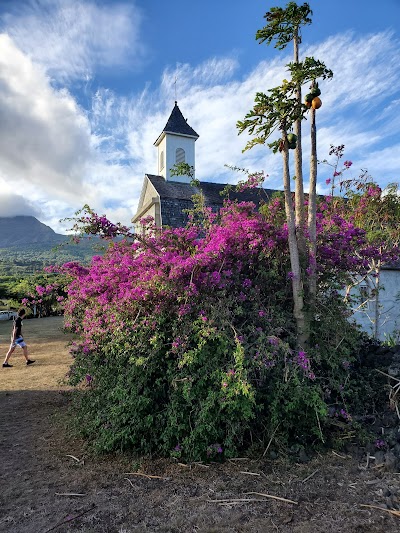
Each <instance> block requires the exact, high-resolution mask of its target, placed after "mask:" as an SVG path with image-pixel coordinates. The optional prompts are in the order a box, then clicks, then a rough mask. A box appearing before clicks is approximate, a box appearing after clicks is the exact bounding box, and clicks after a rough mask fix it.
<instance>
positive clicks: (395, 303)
mask: <svg viewBox="0 0 400 533" xmlns="http://www.w3.org/2000/svg"><path fill="white" fill-rule="evenodd" d="M380 286H381V290H380V291H379V303H378V338H379V340H381V341H385V340H388V339H389V338H390V337H393V336H396V335H397V334H398V332H400V270H382V271H381V275H380ZM355 290H356V289H355ZM353 293H354V290H353ZM376 305H377V304H376V300H375V299H374V298H371V299H370V300H369V301H368V302H367V303H366V304H365V305H364V307H363V308H362V309H360V310H359V311H356V312H355V313H354V314H353V318H354V320H355V321H356V322H357V324H359V325H360V326H361V328H362V329H363V330H364V331H365V332H366V333H368V334H369V335H371V336H373V333H374V327H375V313H376Z"/></svg>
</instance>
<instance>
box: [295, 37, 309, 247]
mask: <svg viewBox="0 0 400 533" xmlns="http://www.w3.org/2000/svg"><path fill="white" fill-rule="evenodd" d="M293 49H294V58H293V59H294V63H298V62H299V32H298V28H295V31H294V34H293ZM296 100H297V108H298V112H299V115H300V110H301V84H300V83H298V84H297V87H296ZM294 133H295V135H296V136H297V141H296V143H297V146H296V150H295V154H294V165H295V176H296V180H295V219H296V230H297V235H298V243H299V252H300V255H301V257H302V258H305V257H306V254H307V246H306V239H305V236H304V227H305V213H304V184H303V151H302V144H301V120H300V119H298V120H296V122H295V123H294Z"/></svg>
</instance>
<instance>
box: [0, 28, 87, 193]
mask: <svg viewBox="0 0 400 533" xmlns="http://www.w3.org/2000/svg"><path fill="white" fill-rule="evenodd" d="M0 116H1V118H2V120H1V121H0V184H1V183H2V182H3V183H10V184H12V186H13V187H14V188H15V190H16V191H17V192H20V191H22V190H24V192H25V193H26V192H28V191H27V189H26V188H29V187H31V188H32V187H34V188H35V189H36V190H37V191H38V192H39V191H46V194H49V195H53V196H54V197H55V198H57V197H58V198H63V199H66V198H69V199H70V200H72V199H74V198H78V197H79V195H80V194H81V190H82V180H83V178H84V173H85V165H86V163H87V161H88V159H89V156H90V126H89V123H88V121H87V118H86V116H85V115H84V113H83V112H82V110H80V109H79V107H78V106H77V104H76V102H75V100H74V99H73V98H72V97H71V95H70V94H69V93H68V92H67V91H66V90H60V91H56V90H55V89H53V88H52V87H51V86H50V84H49V80H48V78H47V77H46V76H45V74H44V72H43V70H42V69H41V68H40V67H38V66H37V65H36V64H34V63H32V61H31V60H30V59H29V58H28V57H27V56H26V55H25V54H23V53H22V52H21V51H20V50H19V49H18V48H17V47H16V46H15V44H14V42H13V41H12V39H11V38H10V37H9V36H8V35H6V34H1V35H0ZM31 192H32V193H33V195H34V196H37V193H35V191H32V190H31Z"/></svg>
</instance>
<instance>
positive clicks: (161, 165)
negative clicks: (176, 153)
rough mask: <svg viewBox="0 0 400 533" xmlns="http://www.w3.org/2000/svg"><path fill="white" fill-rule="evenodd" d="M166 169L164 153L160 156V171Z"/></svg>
mask: <svg viewBox="0 0 400 533" xmlns="http://www.w3.org/2000/svg"><path fill="white" fill-rule="evenodd" d="M163 168H164V152H161V154H160V170H162V169H163Z"/></svg>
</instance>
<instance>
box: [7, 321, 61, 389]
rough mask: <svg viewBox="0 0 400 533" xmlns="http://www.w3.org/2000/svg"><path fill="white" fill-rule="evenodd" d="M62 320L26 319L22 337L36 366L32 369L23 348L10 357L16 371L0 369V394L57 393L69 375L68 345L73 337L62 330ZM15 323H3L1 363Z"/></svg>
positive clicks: (16, 350)
mask: <svg viewBox="0 0 400 533" xmlns="http://www.w3.org/2000/svg"><path fill="white" fill-rule="evenodd" d="M62 327H63V317H58V316H57V317H56V316H54V317H48V318H41V319H32V320H24V324H23V329H22V332H23V335H24V338H25V341H26V343H27V345H28V354H29V357H30V358H31V359H35V360H36V363H35V364H34V365H31V366H29V367H27V366H26V364H25V359H24V356H23V354H22V350H21V349H20V348H16V349H15V351H14V353H13V354H12V356H11V359H10V364H12V365H13V368H0V391H11V390H55V389H60V383H61V382H62V380H63V379H64V377H65V374H66V373H67V372H68V369H69V366H70V364H71V356H70V355H69V353H68V347H67V343H68V342H69V340H70V339H71V335H66V334H65V333H63V331H62ZM11 330H12V322H11V321H6V320H4V321H3V320H2V321H0V350H1V351H0V356H1V362H3V360H4V356H5V354H6V353H7V350H8V348H9V345H10V336H11Z"/></svg>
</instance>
